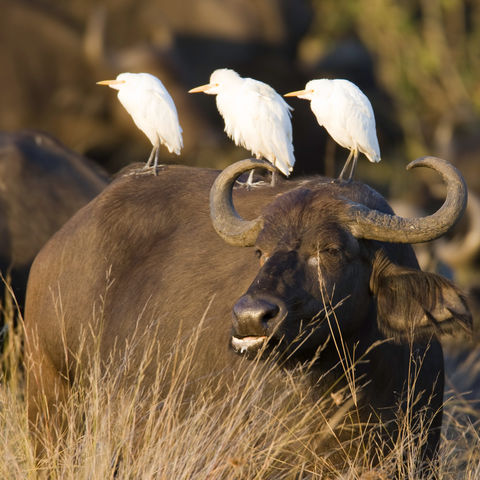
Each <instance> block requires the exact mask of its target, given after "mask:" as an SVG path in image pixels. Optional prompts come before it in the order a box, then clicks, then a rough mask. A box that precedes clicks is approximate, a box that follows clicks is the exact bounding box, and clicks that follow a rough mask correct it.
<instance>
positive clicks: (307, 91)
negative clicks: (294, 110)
mask: <svg viewBox="0 0 480 480" xmlns="http://www.w3.org/2000/svg"><path fill="white" fill-rule="evenodd" d="M312 92H313V90H296V91H295V92H289V93H286V94H285V95H284V97H298V96H300V95H305V94H306V93H312Z"/></svg>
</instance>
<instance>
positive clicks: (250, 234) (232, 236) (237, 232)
mask: <svg viewBox="0 0 480 480" xmlns="http://www.w3.org/2000/svg"><path fill="white" fill-rule="evenodd" d="M252 168H263V169H267V170H270V171H271V172H274V171H275V167H274V166H272V165H271V164H270V163H269V162H266V161H264V160H255V159H253V158H251V159H248V160H242V161H240V162H236V163H234V164H232V165H230V166H229V167H227V168H225V170H223V172H221V173H220V174H219V175H218V177H217V178H216V180H215V182H214V183H213V186H212V188H211V190H210V217H211V219H212V223H213V228H214V229H215V231H216V232H217V233H218V235H220V237H222V238H223V240H225V241H226V242H227V243H228V244H230V245H233V246H235V247H250V246H252V245H255V241H256V239H257V236H258V234H259V232H260V230H261V229H262V227H263V219H262V217H258V218H255V219H254V220H244V219H243V218H242V217H241V216H240V215H239V214H238V213H237V211H236V210H235V207H234V206H233V200H232V190H233V185H234V183H235V181H236V180H237V178H238V177H239V176H240V175H241V174H242V173H244V172H247V171H248V170H251V169H252Z"/></svg>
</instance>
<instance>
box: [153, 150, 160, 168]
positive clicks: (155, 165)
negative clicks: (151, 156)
mask: <svg viewBox="0 0 480 480" xmlns="http://www.w3.org/2000/svg"><path fill="white" fill-rule="evenodd" d="M159 150H160V149H159V148H158V147H157V148H156V149H155V161H154V162H153V174H154V175H158V151H159Z"/></svg>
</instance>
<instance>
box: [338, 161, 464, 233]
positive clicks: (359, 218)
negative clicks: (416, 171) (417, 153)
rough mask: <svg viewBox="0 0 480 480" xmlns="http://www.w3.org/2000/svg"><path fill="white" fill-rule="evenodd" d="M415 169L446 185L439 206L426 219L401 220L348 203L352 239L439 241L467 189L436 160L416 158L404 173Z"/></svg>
mask: <svg viewBox="0 0 480 480" xmlns="http://www.w3.org/2000/svg"><path fill="white" fill-rule="evenodd" d="M417 167H429V168H432V169H433V170H436V171H437V172H439V173H440V174H441V175H442V177H443V180H444V181H445V182H446V184H447V197H446V199H445V201H444V203H443V205H442V206H441V207H440V208H439V209H438V210H437V211H436V212H435V213H433V214H432V215H429V216H426V217H420V218H403V217H399V216H397V215H390V214H387V213H382V212H379V211H377V210H371V209H369V208H367V207H366V206H365V205H361V204H358V203H354V202H351V203H350V208H349V210H348V212H347V222H348V223H349V225H350V230H351V232H352V233H353V234H354V235H355V236H356V237H358V238H366V239H369V240H379V241H381V242H398V243H420V242H427V241H429V240H434V239H435V238H438V237H440V236H441V235H443V234H444V233H446V232H447V231H448V230H449V229H450V228H451V227H452V226H453V225H455V223H456V222H457V221H458V220H459V218H460V217H461V216H462V214H463V212H464V210H465V206H466V204H467V187H466V185H465V181H464V179H463V177H462V175H461V173H460V172H459V171H458V170H457V169H456V168H455V167H454V166H453V165H451V164H450V163H448V162H447V161H445V160H442V159H440V158H436V157H423V158H419V159H417V160H415V161H413V162H411V163H409V164H408V165H407V170H410V169H411V168H417Z"/></svg>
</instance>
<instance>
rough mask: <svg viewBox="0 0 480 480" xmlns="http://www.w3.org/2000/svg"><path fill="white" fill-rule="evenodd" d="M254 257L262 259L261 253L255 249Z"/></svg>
mask: <svg viewBox="0 0 480 480" xmlns="http://www.w3.org/2000/svg"><path fill="white" fill-rule="evenodd" d="M255 256H256V257H257V258H261V257H262V251H261V250H260V249H258V248H257V249H256V250H255Z"/></svg>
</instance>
